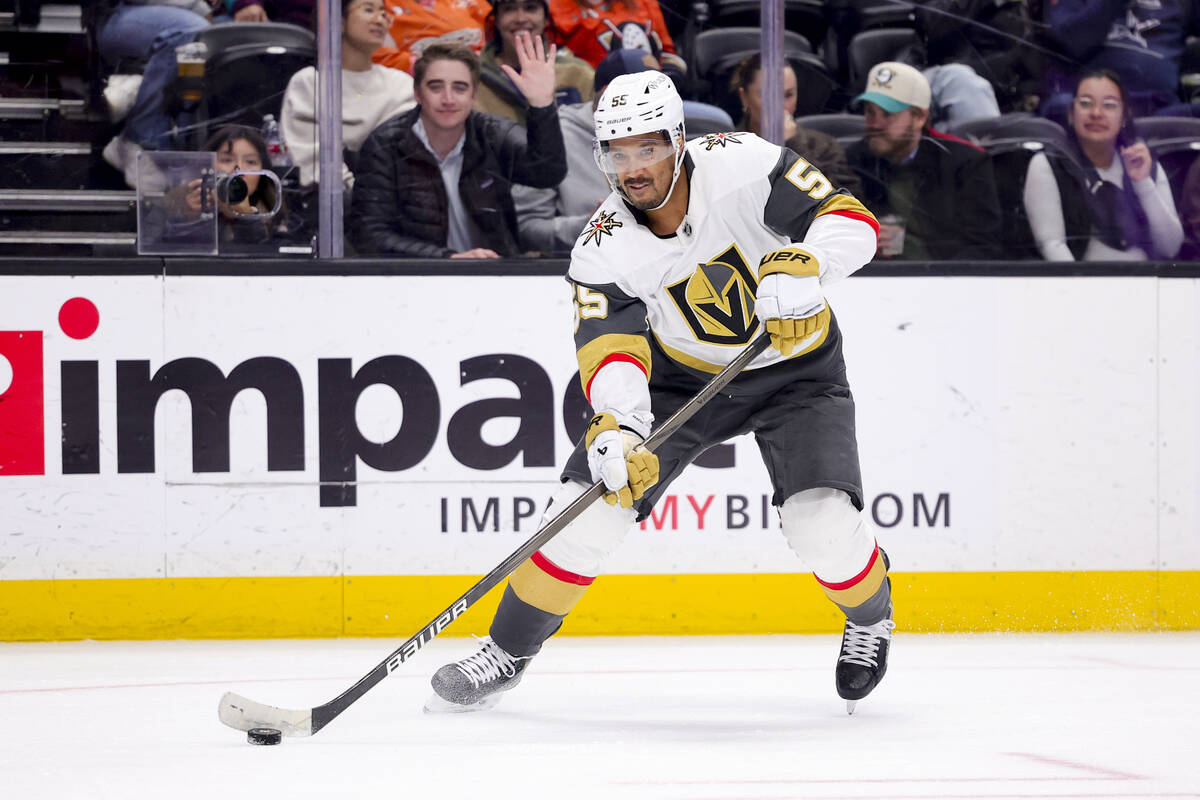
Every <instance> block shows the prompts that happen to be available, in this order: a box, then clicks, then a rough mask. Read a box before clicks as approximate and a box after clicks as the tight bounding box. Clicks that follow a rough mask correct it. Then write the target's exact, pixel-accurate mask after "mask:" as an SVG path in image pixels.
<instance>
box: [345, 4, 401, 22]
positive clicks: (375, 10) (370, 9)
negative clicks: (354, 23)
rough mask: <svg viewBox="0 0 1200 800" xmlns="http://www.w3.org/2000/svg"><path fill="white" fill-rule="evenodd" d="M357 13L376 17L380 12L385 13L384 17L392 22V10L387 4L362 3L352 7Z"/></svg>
mask: <svg viewBox="0 0 1200 800" xmlns="http://www.w3.org/2000/svg"><path fill="white" fill-rule="evenodd" d="M350 10H351V11H352V12H354V13H356V14H362V15H364V16H367V17H374V16H376V15H378V14H383V16H384V19H385V20H387V21H388V23H389V24H390V23H391V20H392V12H391V11H389V10H388V7H387V6H386V5H375V4H374V3H360V4H358V5H356V6H353V7H352V8H351V9H350Z"/></svg>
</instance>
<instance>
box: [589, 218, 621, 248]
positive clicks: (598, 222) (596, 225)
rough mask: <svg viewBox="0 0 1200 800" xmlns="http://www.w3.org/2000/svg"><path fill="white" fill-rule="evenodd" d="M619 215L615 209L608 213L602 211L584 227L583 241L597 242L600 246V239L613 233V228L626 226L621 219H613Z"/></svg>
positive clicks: (597, 245)
mask: <svg viewBox="0 0 1200 800" xmlns="http://www.w3.org/2000/svg"><path fill="white" fill-rule="evenodd" d="M616 215H617V212H615V211H609V212H608V213H607V214H606V213H604V212H603V211H601V212H600V213H599V214H598V215H597V216H596V218H595V219H593V220H592V221H590V222H589V223H588V224H587V227H586V228H584V229H583V243H584V244H587V243H588V242H593V241H594V242H595V243H596V247H599V246H600V240H601V239H603V238H604V236H605V235H606V234H607V235H608V236H612V235H613V228H621V227H624V224H623V223H622V222H621V221H620V220H616V219H613V217H615V216H616Z"/></svg>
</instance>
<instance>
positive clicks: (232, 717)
mask: <svg viewBox="0 0 1200 800" xmlns="http://www.w3.org/2000/svg"><path fill="white" fill-rule="evenodd" d="M770 344H771V337H770V335H769V334H767V333H762V334H760V335H759V336H758V337H757V338H756V339H754V341H752V342H751V343H750V344H749V345H747V347H746V348H745V349H744V350H742V352H741V353H739V354H738V356H737V358H735V359H734V360H733V361H731V362H729V365H728V366H726V367H725V368H724V369H722V370H721V371H720V372H719V373H717V374H716V375H715V376H713V378H712V380H710V381H709V382H708V383H707V384H706V385H705V386H704V388H703V389H701V390H700V391H699V392H698V393H697V394H696V396H695V397H693V398H692V399H691V400H688V401H687V402H686V403H684V404H683V405H682V406H680V408H679V410H677V411H676V412H675V413H674V414H672V415H671V416H670V417H668V418H667V421H666V422H664V423H663V424H662V425H661V426H659V427H658V428H657V429H656V430H655V431H654V432H652V433H651V434H650V437H649V438H648V439H646V442H645V447H646V448H647V449H648V450H651V451H653V450H654V449H655V448H657V447H658V446H659V445H660V444H662V443H663V442H664V441H666V440H667V438H668V437H670V436H671V435H672V434H673V433H675V431H677V430H678V429H679V428H680V427H682V426H683V424H684V423H685V422H687V421H688V420H689V419H691V418H692V416H693V415H694V414H695V413H696V412H697V411H699V410H700V409H701V408H703V407H704V406H705V405H706V404H707V403H708V401H709V400H711V399H712V398H713V397H714V396H715V395H716V394H717V393H718V392H720V391H721V390H722V389H723V388H725V386H726V384H728V383H729V382H730V381H731V380H733V379H734V377H736V376H737V374H738V373H739V372H741V371H742V370H743V369H745V368H746V366H747V365H748V364H749V363H750V362H751V361H753V360H754V359H755V358H756V357H757V356H758V355H759V354H760V353H762V352H763V351H764V350H766V349H767V347H768V346H769V345H770ZM602 494H604V483H603V482H602V481H596V482H595V483H594V484H592V486H591V488H590V489H588V490H587V491H586V492H584V493H583V494H581V495H580V496H579V497H578V498H576V499H575V501H574V502H573V503H571V504H570V505H569V506H567V507H566V508H564V509H563V510H562V512H561V513H559V514H558V516H556V517H555V518H554V519H552V520H550V521H549V522H547V523H546V524H545V526H543V527H542V528H541V530H539V531H538V532H537V533H535V534H534V535H533V537H532V538H530V539H529V540H528V541H527V542H525V544H523V545H521V546H520V547H519V548H517V550H516V551H515V552H514V553H513V554H512V555H510V556H509V557H508V558H506V559H504V561H502V562H500V564H498V565H497V566H496V568H495V569H493V570H492V571H491V572H489V573H488V574H487V575H485V576H484V577H483V579H482V580H480V581H479V582H478V583H476V584H475V585H474V586H472V587H471V588H470V589H468V590H467V592H466V594H464V595H463V596H462V597H460V598H458V599H457V600H455V601H454V602H453V603H452V604H451V605H450V607H449V608H447V609H446V610H445V611H443V612H442V613H441V614H439V615H438V616H437V617H435V618H434V619H433V621H432V622H430V623H429V624H428V625H426V626H425V627H424V628H422V629H421V630H420V631H419V632H418V633H417V634H416V635H414V636H413V637H412V638H411V639H409V640H408V641H407V642H405V643H404V644H402V645H400V647H399V648H397V649H396V651H395V652H394V653H392V654H391V655H390V656H388V657H387V658H386V659H384V660H383V661H382V662H380V663H379V664H377V665H376V666H375V668H374V669H372V670H371V671H370V672H368V673H367V674H366V675H364V676H362V677H361V678H359V679H358V681H357V682H356V683H355V684H354V685H353V686H351V687H350V688H349V689H347V690H346V691H344V692H342V693H341V694H340V695H338V696H337V697H335V698H333V699H332V700H330V701H329V702H328V703H325V704H324V705H320V706H316V707H315V708H307V709H287V708H278V707H276V706H268V705H265V704H263V703H256V702H254V701H253V700H249V699H247V698H245V697H242V696H241V695H238V694H235V693H233V692H226V693H225V694H224V696H222V697H221V702H220V704H219V705H218V706H217V716H218V717H219V718H220V720H221V722H223V723H225V724H226V725H228V726H229V727H231V728H235V729H237V730H239V731H248V730H250V729H251V728H276V729H278V730H280V731H282V732H283V734H284V735H285V736H312V735H313V734H314V733H316V732H317V731H319V730H321V729H322V728H324V727H325V726H326V725H328V724H329V723H330V722H332V721H333V720H334V719H336V718H337V716H338V715H339V714H341V713H342V712H343V711H345V710H346V709H347V708H349V707H350V706H351V704H352V703H354V701H356V700H358V698H360V697H362V696H363V695H364V694H366V693H367V692H368V691H369V690H370V689H371V688H372V687H374V686H375V684H377V683H379V682H380V681H382V680H383V679H384V678H386V677H388V676H389V675H391V674H392V672H394V671H395V670H396V669H397V668H398V667H399V666H400V665H401V664H403V663H404V662H405V661H408V660H409V659H410V658H412V657H413V656H414V655H416V654H417V652H418V651H420V649H421V648H422V647H424V646H425V645H427V644H429V643H430V642H431V641H433V638H434V637H435V636H437V635H438V634H440V633H441V632H442V631H444V630H445V629H446V627H447V626H448V625H450V623H452V622H454V620H456V619H458V618H459V617H460V616H462V615H463V613H464V612H466V610H467V609H468V608H470V607H471V606H473V605H474V604H475V603H476V602H477V601H478V600H479V599H480V598H482V597H483V596H484V595H485V594H487V593H488V592H490V591H491V590H492V589H493V588H495V587H496V585H497V584H499V583H500V581H502V580H504V579H505V578H507V577H508V576H509V574H510V573H512V571H513V570H515V569H516V568H517V567H518V566H520V565H521V564H522V563H523V562H524V561H525V560H526V559H527V558H529V557H530V556H532V555H533V554H534V553H536V552H537V551H538V550H540V549H541V547H542V545H544V544H546V542H548V541H550V540H551V539H552V538H554V537H555V536H556V535H557V534H558V533H559V531H561V530H562V529H563V528H565V527H567V525H569V524H571V522H573V521H574V520H575V518H576V517H578V516H579V515H580V514H581V513H583V510H584V509H586V508H587V507H588V506H589V505H591V504H592V503H593V502H595V501H596V500H597V499H599V497H600V496H601V495H602Z"/></svg>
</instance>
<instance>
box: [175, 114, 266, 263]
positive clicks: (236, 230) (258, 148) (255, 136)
mask: <svg viewBox="0 0 1200 800" xmlns="http://www.w3.org/2000/svg"><path fill="white" fill-rule="evenodd" d="M204 149H206V150H210V151H212V152H214V153H216V154H217V172H218V173H220V174H224V175H228V176H233V175H234V173H253V172H257V171H261V170H270V169H271V158H270V155H269V154H268V153H267V144H266V142H265V141H264V140H263V138H262V135H261V134H259V132H258V131H256V130H254V129H253V128H248V127H246V126H244V125H225V126H223V127H222V128H220V129H218V130H217V132H216V133H214V134H213V135H212V137H210V138H209V140H208V142H207V143H206V144H205V148H204ZM235 177H236V178H237V180H239V181H242V182H244V194H243V193H242V192H238V191H236V190H235V191H234V194H235V195H240V196H238V197H236V199H234V198H233V197H231V198H230V199H229V202H225V201H223V200H220V199H218V201H217V204H216V205H217V211H218V214H219V216H218V223H217V240H218V244H219V246H220V248H221V252H223V253H225V252H236V251H237V246H238V245H263V244H267V243H269V242H272V241H283V240H286V239H287V234H288V228H289V225H288V219H289V217H288V210H287V207H286V205H285V204H284V203H283V198H282V197H280V196H279V194H278V192H277V190H276V188H275V183H274V182H273V181H271V180H264V179H263V176H261V175H255V174H246V175H240V176H235ZM239 188H241V187H239ZM180 189H181V191H180V200H179V201H174V202H172V204H171V205H173V206H174V207H175V209H176V211H175V214H177V215H178V217H181V218H183V219H195V218H196V217H198V216H199V215H200V213H201V212H202V211H203V209H204V206H205V204H206V203H205V200H206V198H204V196H203V193H204V192H206V191H211V188H208V189H206V188H205V187H204V186H203V185H202V182H201V181H200V180H198V179H197V180H194V181H191V182H190V183H188V184H186V186H184V187H180ZM218 194H219V193H218ZM277 200H278V204H279V209H278V211H276V209H275V206H276V202H277ZM210 202H211V201H210ZM272 212H274V213H272Z"/></svg>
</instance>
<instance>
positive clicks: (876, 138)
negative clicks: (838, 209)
mask: <svg viewBox="0 0 1200 800" xmlns="http://www.w3.org/2000/svg"><path fill="white" fill-rule="evenodd" d="M866 89H867V90H866V91H865V92H863V93H862V94H860V95H859V96H858V97H856V98H854V100H855V102H861V103H862V104H863V115H864V118H865V122H866V131H865V135H864V136H863V138H862V140H860V141H858V142H855V143H854V144H852V145H850V146H849V147H848V148H846V161H847V162H849V164H850V166H851V167H852V168H853V169H854V171H855V172H857V173H858V174H859V177H860V178H861V179H862V184H863V197H862V200H863V202H864V203H866V205H867V207H868V208H870V209H871V210H872V211H873V212H874V213H875V214H876V215H877V216H878V217H879V221H880V226H879V255H880V256H881V257H884V258H891V257H898V258H902V259H906V260H917V261H928V260H939V261H940V260H961V259H989V258H1001V257H1002V252H1001V247H1000V231H1001V216H1000V202H999V199H998V198H997V194H996V179H995V175H994V174H993V172H992V162H991V160H990V159H989V158H988V156H987V154H986V153H985V152H983V150H981V149H980V148H978V147H976V146H975V145H973V144H970V143H969V142H965V141H963V140H962V139H959V138H957V137H955V136H950V135H948V134H945V133H942V132H941V131H936V130H934V129H933V128H931V127H929V100H930V90H929V82H928V81H927V80H926V79H925V76H924V75H922V74H921V73H920V71H919V70H917V69H915V68H913V67H910V66H909V65H907V64H901V63H898V62H895V61H885V62H883V63H882V64H876V65H875V66H874V67H872V68H871V71H870V73H869V77H868V78H867V87H866Z"/></svg>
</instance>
